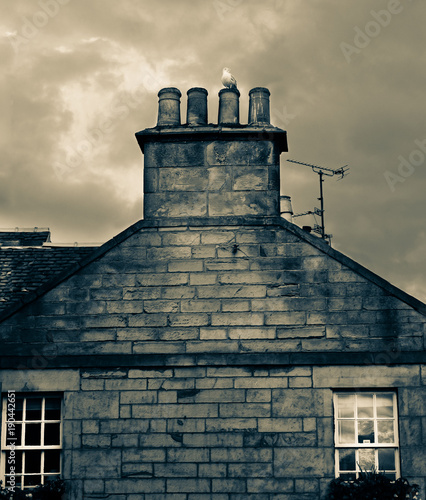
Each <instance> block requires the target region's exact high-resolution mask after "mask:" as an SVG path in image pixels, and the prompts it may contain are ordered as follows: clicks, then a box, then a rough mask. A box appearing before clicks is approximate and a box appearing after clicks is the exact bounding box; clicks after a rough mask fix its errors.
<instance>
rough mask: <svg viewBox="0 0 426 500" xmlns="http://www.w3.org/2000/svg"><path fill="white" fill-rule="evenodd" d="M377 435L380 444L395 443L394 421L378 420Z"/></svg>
mask: <svg viewBox="0 0 426 500" xmlns="http://www.w3.org/2000/svg"><path fill="white" fill-rule="evenodd" d="M377 433H378V441H379V443H394V442H395V434H394V430H393V420H378V421H377Z"/></svg>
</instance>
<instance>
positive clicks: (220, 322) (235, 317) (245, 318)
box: [211, 312, 263, 326]
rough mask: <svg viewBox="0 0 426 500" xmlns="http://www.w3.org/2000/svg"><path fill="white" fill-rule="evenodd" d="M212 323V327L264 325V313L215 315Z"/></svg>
mask: <svg viewBox="0 0 426 500" xmlns="http://www.w3.org/2000/svg"><path fill="white" fill-rule="evenodd" d="M211 321H212V322H211V324H212V326H234V325H238V326H243V325H247V326H252V325H253V326H254V325H263V313H244V312H243V313H215V314H212V318H211Z"/></svg>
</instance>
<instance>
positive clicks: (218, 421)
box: [206, 418, 257, 432]
mask: <svg viewBox="0 0 426 500" xmlns="http://www.w3.org/2000/svg"><path fill="white" fill-rule="evenodd" d="M256 429H257V420H256V419H255V418H207V419H206V432H239V431H250V430H256Z"/></svg>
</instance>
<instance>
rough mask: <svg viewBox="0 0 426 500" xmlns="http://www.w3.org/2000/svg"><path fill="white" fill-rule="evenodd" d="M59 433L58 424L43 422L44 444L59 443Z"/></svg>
mask: <svg viewBox="0 0 426 500" xmlns="http://www.w3.org/2000/svg"><path fill="white" fill-rule="evenodd" d="M59 440H60V433H59V424H45V426H44V444H45V445H52V444H56V445H58V444H59Z"/></svg>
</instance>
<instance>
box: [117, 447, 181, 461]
mask: <svg viewBox="0 0 426 500" xmlns="http://www.w3.org/2000/svg"><path fill="white" fill-rule="evenodd" d="M173 451H176V450H174V449H173V448H172V449H170V450H168V452H173ZM122 460H123V463H137V464H139V463H140V462H147V463H151V462H165V461H166V450H161V449H157V448H156V449H140V448H134V449H132V450H126V449H125V450H123V452H122Z"/></svg>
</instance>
